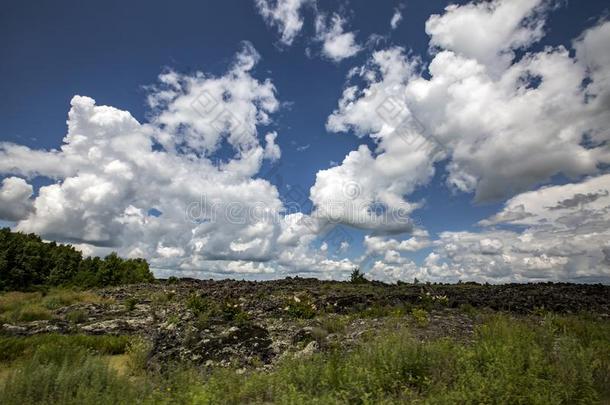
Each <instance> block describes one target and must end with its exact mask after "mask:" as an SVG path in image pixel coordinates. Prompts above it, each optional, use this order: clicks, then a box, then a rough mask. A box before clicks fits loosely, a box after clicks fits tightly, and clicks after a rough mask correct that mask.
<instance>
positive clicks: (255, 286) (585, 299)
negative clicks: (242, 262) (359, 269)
mask: <svg viewBox="0 0 610 405" xmlns="http://www.w3.org/2000/svg"><path fill="white" fill-rule="evenodd" d="M95 292H96V294H98V295H99V296H101V297H102V299H101V300H100V301H99V302H95V303H92V302H85V303H83V302H81V303H77V304H73V305H69V306H64V307H60V308H57V309H55V310H54V313H53V318H52V319H50V320H39V321H31V322H14V323H4V324H3V325H2V327H1V328H0V333H3V334H8V335H24V336H27V335H34V334H39V333H61V334H72V333H84V334H116V335H126V334H127V335H140V336H142V337H143V338H145V339H146V340H147V341H149V342H150V343H151V345H152V350H151V355H150V358H149V362H150V364H151V365H155V366H157V367H163V366H164V365H167V364H172V362H174V361H181V362H184V361H186V362H189V363H194V364H197V365H201V366H209V365H231V366H236V367H256V368H267V367H272V366H273V364H274V363H275V362H276V361H277V360H278V359H281V358H282V357H283V356H285V355H288V354H290V355H294V356H308V355H311V354H312V353H314V352H316V351H319V350H326V349H327V348H332V347H337V346H339V347H342V348H345V349H347V350H349V348H350V347H351V346H352V345H354V344H356V343H357V342H359V341H361V340H363V339H367V338H369V337H371V336H374V335H375V333H376V332H377V331H379V330H387V329H388V328H394V327H401V326H405V325H407V326H408V327H409V328H410V329H411V330H412V333H413V334H414V335H415V336H416V337H417V338H419V339H422V340H426V339H432V338H439V337H445V336H448V337H452V338H455V339H461V340H464V341H468V340H469V339H470V338H471V337H472V334H473V333H474V332H473V331H474V330H475V328H476V325H477V323H479V322H480V320H481V316H482V314H485V313H489V312H491V311H503V312H510V313H512V314H514V315H515V316H525V315H528V316H530V315H532V314H533V315H534V316H541V315H543V314H544V313H547V312H549V311H550V312H559V313H580V312H591V313H594V314H596V315H597V316H601V317H604V318H606V319H607V318H608V317H609V315H610V286H602V285H575V284H525V285H523V284H522V285H519V284H511V285H498V286H494V285H479V284H470V283H464V284H458V285H437V284H417V285H414V284H399V285H386V284H382V283H364V284H352V283H340V282H328V281H318V280H314V279H284V280H277V281H267V282H248V281H229V280H225V281H211V280H210V281H205V280H185V279H183V280H179V281H176V280H173V281H167V280H166V281H161V282H159V283H156V284H138V285H130V286H123V287H115V288H108V289H102V290H97V291H95Z"/></svg>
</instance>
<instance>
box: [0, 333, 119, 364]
mask: <svg viewBox="0 0 610 405" xmlns="http://www.w3.org/2000/svg"><path fill="white" fill-rule="evenodd" d="M128 344H129V338H128V337H126V336H112V335H103V336H90V335H58V334H41V335H34V336H28V337H15V336H7V337H0V362H10V361H14V360H18V359H21V358H29V357H31V356H33V354H34V353H35V352H36V350H38V348H40V347H43V346H57V347H77V348H82V349H85V350H88V351H89V352H91V353H95V354H121V353H125V351H126V350H127V347H128Z"/></svg>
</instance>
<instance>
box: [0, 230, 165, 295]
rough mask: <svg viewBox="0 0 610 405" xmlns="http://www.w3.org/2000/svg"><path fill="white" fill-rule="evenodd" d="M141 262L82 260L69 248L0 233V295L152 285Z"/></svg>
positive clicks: (111, 257) (113, 255)
mask: <svg viewBox="0 0 610 405" xmlns="http://www.w3.org/2000/svg"><path fill="white" fill-rule="evenodd" d="M154 279H155V278H154V276H153V274H152V272H151V271H150V269H149V267H148V263H147V262H146V260H144V259H123V258H121V257H119V256H118V255H117V254H116V253H111V254H110V255H108V256H106V257H105V258H103V259H102V258H99V257H86V258H83V255H82V253H81V252H79V251H78V250H76V249H75V248H74V247H73V246H71V245H63V244H58V243H55V242H44V241H43V240H42V239H41V238H40V237H39V236H37V235H35V234H24V233H21V232H12V231H11V230H10V229H9V228H2V229H0V291H1V290H4V291H7V290H30V289H33V288H35V287H38V286H78V287H84V288H91V287H102V286H113V285H120V284H131V283H139V282H151V281H154Z"/></svg>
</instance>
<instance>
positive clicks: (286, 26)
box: [256, 0, 310, 45]
mask: <svg viewBox="0 0 610 405" xmlns="http://www.w3.org/2000/svg"><path fill="white" fill-rule="evenodd" d="M309 1H310V0H256V7H257V8H258V12H259V13H260V14H261V15H262V16H263V18H264V20H265V22H266V23H267V25H269V26H272V27H276V28H277V30H278V32H279V33H280V35H281V39H280V40H281V42H282V43H283V44H284V45H292V42H293V41H294V39H295V38H296V36H297V35H298V34H299V32H300V31H301V29H302V28H303V17H302V16H301V8H302V7H303V6H304V5H305V4H307V3H309Z"/></svg>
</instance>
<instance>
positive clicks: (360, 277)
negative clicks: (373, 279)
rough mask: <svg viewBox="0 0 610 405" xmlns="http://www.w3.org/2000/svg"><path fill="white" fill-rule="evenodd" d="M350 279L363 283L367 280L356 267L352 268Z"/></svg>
mask: <svg viewBox="0 0 610 405" xmlns="http://www.w3.org/2000/svg"><path fill="white" fill-rule="evenodd" d="M350 281H351V282H352V283H354V284H364V283H366V282H367V279H366V278H365V277H364V273H363V272H361V271H360V269H359V268H357V267H356V268H355V269H354V270H352V274H351V275H350Z"/></svg>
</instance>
